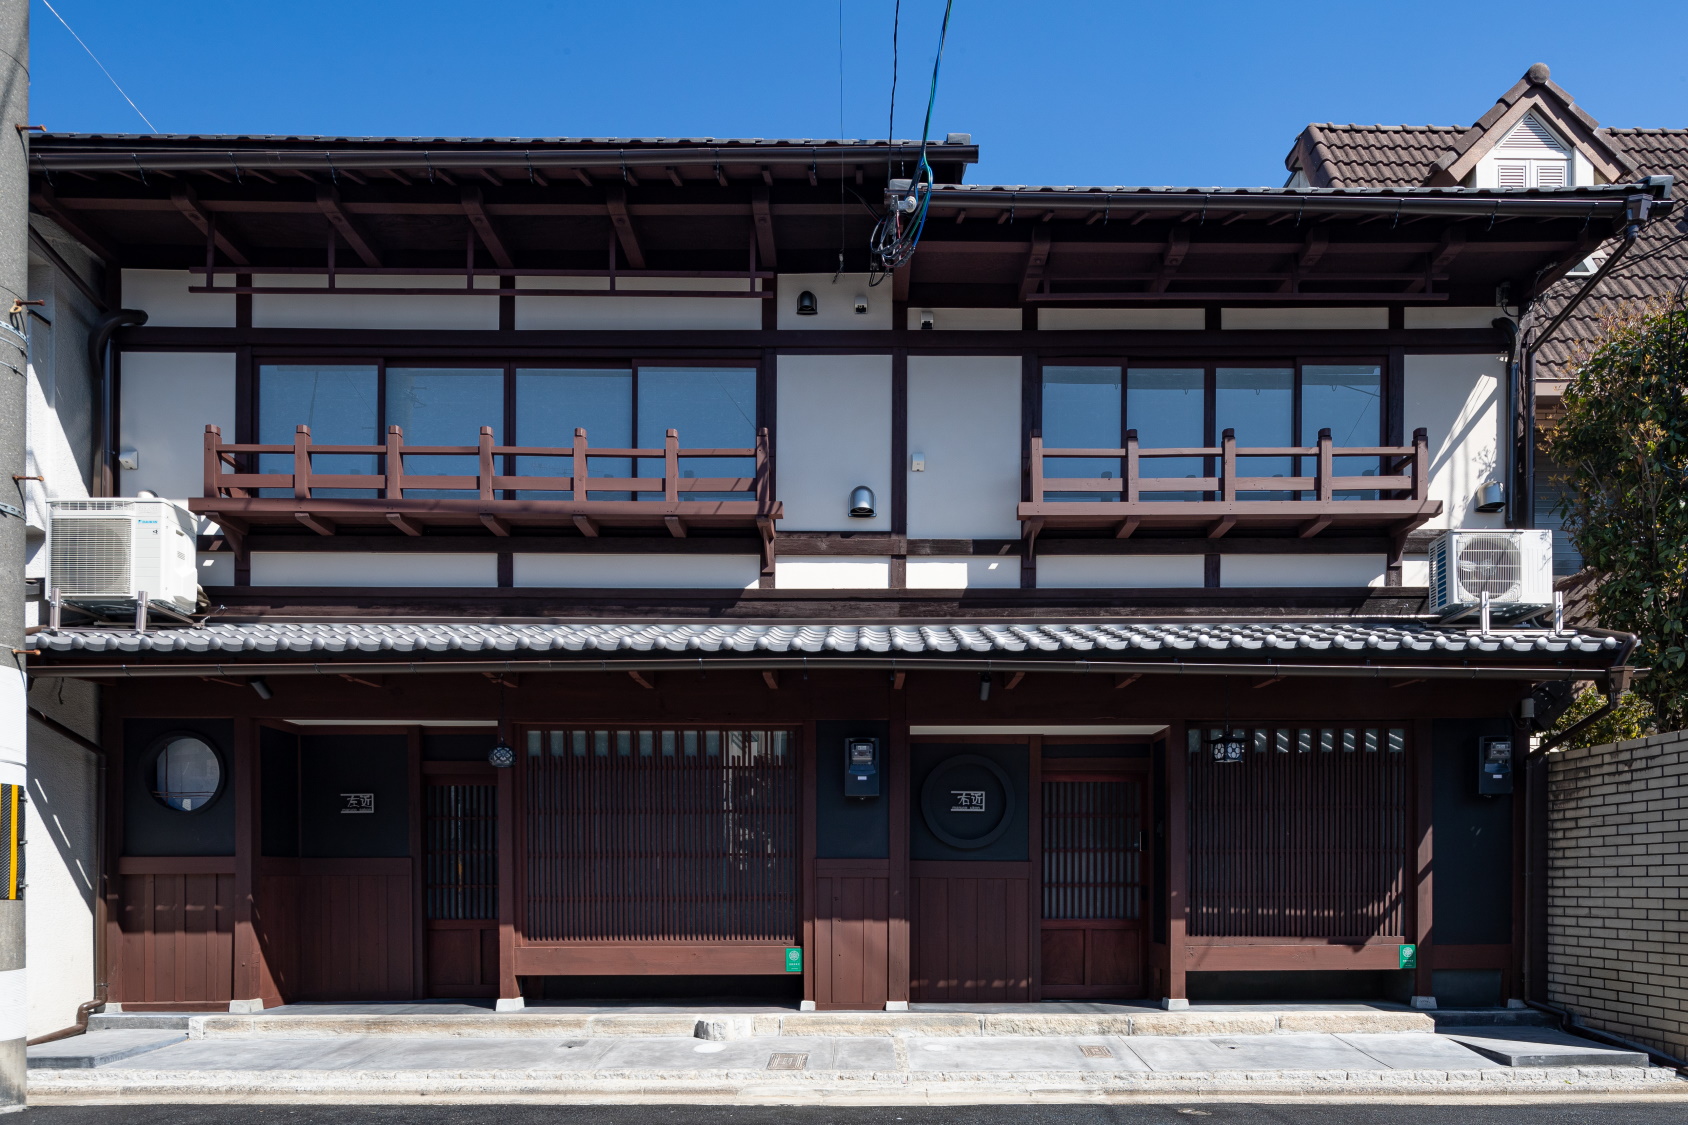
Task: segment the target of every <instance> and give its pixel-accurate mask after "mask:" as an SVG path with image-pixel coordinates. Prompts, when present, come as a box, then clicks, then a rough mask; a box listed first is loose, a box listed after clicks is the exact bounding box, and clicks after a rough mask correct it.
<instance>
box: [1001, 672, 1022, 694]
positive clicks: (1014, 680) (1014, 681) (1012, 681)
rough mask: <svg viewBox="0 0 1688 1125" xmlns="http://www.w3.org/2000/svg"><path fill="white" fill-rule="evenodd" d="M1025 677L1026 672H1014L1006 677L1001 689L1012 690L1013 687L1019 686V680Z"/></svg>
mask: <svg viewBox="0 0 1688 1125" xmlns="http://www.w3.org/2000/svg"><path fill="white" fill-rule="evenodd" d="M1025 678H1026V674H1025V673H1024V672H1015V673H1014V674H1013V675H1012V676H1009V677H1008V682H1007V683H1006V684H1004V685H1003V688H1002V690H1003V691H1013V690H1014V689H1015V688H1017V687H1019V686H1020V681H1021V680H1023V679H1025Z"/></svg>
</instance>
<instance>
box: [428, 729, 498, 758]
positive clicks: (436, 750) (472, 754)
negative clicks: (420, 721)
mask: <svg viewBox="0 0 1688 1125" xmlns="http://www.w3.org/2000/svg"><path fill="white" fill-rule="evenodd" d="M497 741H498V732H497V731H496V730H494V729H493V728H491V727H488V728H487V729H485V730H479V731H472V732H464V733H455V734H434V733H432V732H429V731H423V732H422V760H423V761H424V762H484V761H486V756H487V751H489V750H491V749H492V747H493V745H494V744H495V743H496V742H497Z"/></svg>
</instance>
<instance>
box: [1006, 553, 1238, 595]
mask: <svg viewBox="0 0 1688 1125" xmlns="http://www.w3.org/2000/svg"><path fill="white" fill-rule="evenodd" d="M1205 576H1206V564H1205V562H1204V561H1203V556H1201V555H1039V556H1038V559H1037V584H1038V587H1039V588H1040V589H1051V590H1094V589H1121V590H1129V589H1167V588H1172V589H1184V588H1191V589H1200V588H1201V586H1202V584H1203V582H1204V581H1205Z"/></svg>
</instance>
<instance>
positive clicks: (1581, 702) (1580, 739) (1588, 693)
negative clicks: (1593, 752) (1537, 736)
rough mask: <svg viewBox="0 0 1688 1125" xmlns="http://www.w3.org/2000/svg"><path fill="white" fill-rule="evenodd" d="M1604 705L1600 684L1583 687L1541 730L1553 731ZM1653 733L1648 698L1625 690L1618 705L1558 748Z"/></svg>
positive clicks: (1603, 695)
mask: <svg viewBox="0 0 1688 1125" xmlns="http://www.w3.org/2000/svg"><path fill="white" fill-rule="evenodd" d="M1605 705H1606V693H1605V692H1603V691H1601V690H1600V689H1599V688H1593V687H1587V688H1584V689H1583V690H1582V691H1581V692H1580V693H1579V694H1578V695H1577V697H1576V699H1574V700H1572V701H1571V705H1570V706H1569V707H1567V708H1566V709H1565V713H1564V714H1563V715H1561V716H1559V718H1558V719H1557V720H1556V721H1555V722H1554V724H1553V725H1552V726H1551V727H1549V728H1548V729H1547V730H1546V731H1544V732H1543V733H1544V735H1555V734H1558V733H1559V732H1560V731H1562V730H1565V729H1567V728H1569V727H1570V726H1571V725H1572V724H1574V723H1577V722H1579V721H1581V720H1582V719H1584V718H1586V717H1588V716H1589V715H1592V714H1594V713H1595V712H1596V711H1598V710H1600V708H1602V707H1604V706H1605ZM1652 733H1653V709H1652V708H1651V707H1649V706H1647V701H1646V700H1645V699H1642V698H1641V697H1640V696H1638V695H1636V694H1635V693H1634V692H1633V691H1626V692H1624V693H1623V694H1622V695H1620V696H1619V697H1618V705H1617V706H1616V707H1614V708H1612V710H1611V711H1609V712H1607V713H1606V714H1605V715H1603V716H1601V717H1600V718H1598V719H1596V720H1595V721H1594V722H1592V723H1590V724H1589V725H1588V726H1586V727H1584V728H1583V729H1582V730H1580V731H1578V732H1577V733H1576V734H1575V735H1573V736H1572V737H1570V738H1569V739H1567V740H1566V741H1565V742H1564V743H1563V744H1562V745H1561V746H1560V747H1559V748H1560V749H1562V750H1577V749H1580V748H1582V747H1584V746H1604V745H1605V744H1606V743H1608V742H1626V741H1628V740H1630V739H1632V738H1646V737H1647V736H1648V735H1650V734H1652Z"/></svg>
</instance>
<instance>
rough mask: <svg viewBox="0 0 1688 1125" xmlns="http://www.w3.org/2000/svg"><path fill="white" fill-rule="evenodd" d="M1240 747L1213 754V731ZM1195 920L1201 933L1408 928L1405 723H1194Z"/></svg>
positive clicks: (1371, 932) (1352, 934)
mask: <svg viewBox="0 0 1688 1125" xmlns="http://www.w3.org/2000/svg"><path fill="white" fill-rule="evenodd" d="M1221 735H1223V741H1224V742H1226V743H1228V744H1230V745H1232V746H1235V745H1236V744H1237V743H1239V742H1240V743H1242V744H1243V747H1244V749H1243V751H1242V753H1241V755H1240V760H1235V761H1216V760H1215V754H1214V753H1213V740H1215V739H1218V738H1220V737H1221ZM1189 738H1190V743H1189V747H1188V750H1189V754H1190V923H1189V932H1190V934H1191V935H1192V936H1199V937H1328V938H1371V937H1402V936H1404V935H1405V934H1406V933H1407V896H1406V888H1407V885H1408V884H1407V776H1408V775H1407V758H1408V755H1407V753H1406V731H1405V729H1403V728H1400V727H1382V726H1379V727H1340V726H1329V727H1298V728H1278V727H1263V726H1254V725H1248V726H1239V725H1237V724H1231V726H1230V732H1229V734H1225V733H1224V728H1212V729H1210V728H1207V727H1203V728H1202V729H1200V730H1197V729H1192V730H1191V731H1190V733H1189Z"/></svg>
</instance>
